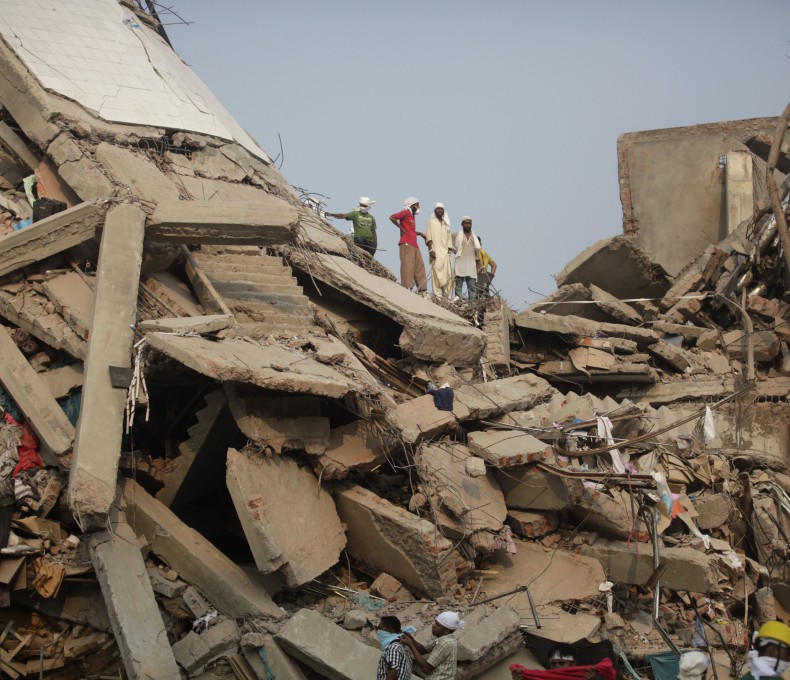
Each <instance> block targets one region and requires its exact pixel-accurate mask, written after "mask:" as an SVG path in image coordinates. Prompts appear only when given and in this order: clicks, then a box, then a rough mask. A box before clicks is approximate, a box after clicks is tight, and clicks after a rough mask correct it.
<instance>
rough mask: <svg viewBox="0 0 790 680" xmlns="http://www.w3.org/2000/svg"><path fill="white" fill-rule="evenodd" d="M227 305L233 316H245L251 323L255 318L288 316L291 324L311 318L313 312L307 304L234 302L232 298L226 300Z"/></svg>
mask: <svg viewBox="0 0 790 680" xmlns="http://www.w3.org/2000/svg"><path fill="white" fill-rule="evenodd" d="M227 303H228V307H230V309H231V310H232V311H233V313H234V314H246V315H247V316H249V317H250V318H251V320H253V321H254V320H255V317H261V318H263V317H269V316H271V315H283V316H290V317H291V322H292V323H293V322H294V321H296V319H297V318H299V317H301V318H303V319H312V318H313V310H312V309H311V308H310V306H309V305H308V304H307V303H305V304H297V305H289V304H284V303H271V302H252V301H244V300H234V299H233V298H230V299H228V300H227Z"/></svg>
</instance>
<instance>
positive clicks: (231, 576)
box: [123, 480, 283, 617]
mask: <svg viewBox="0 0 790 680" xmlns="http://www.w3.org/2000/svg"><path fill="white" fill-rule="evenodd" d="M123 496H124V501H125V502H126V504H127V506H128V507H129V510H128V513H127V515H128V519H129V523H130V524H131V525H132V528H133V529H134V530H135V532H136V533H137V535H138V536H144V537H145V538H146V540H147V541H148V543H149V545H150V546H151V550H152V551H153V553H154V554H155V555H157V556H158V557H160V558H161V559H162V560H163V561H164V562H166V563H167V564H168V565H169V566H170V567H171V568H172V569H175V570H176V571H177V572H178V573H179V575H180V576H181V578H183V579H184V580H185V581H188V582H189V583H192V584H194V585H196V586H197V587H198V588H200V590H202V591H203V592H204V593H205V594H206V595H207V596H209V597H210V598H211V601H212V603H213V604H214V605H215V606H216V607H217V608H218V609H219V610H220V611H221V612H223V613H224V614H227V615H228V616H233V617H244V616H273V617H280V616H282V615H283V612H282V610H281V609H280V608H279V607H278V606H277V605H276V604H274V602H272V599H271V597H269V594H268V593H267V592H266V591H265V590H264V589H263V588H262V587H261V586H260V585H259V584H258V583H256V582H255V581H253V580H252V579H251V578H250V577H249V576H247V574H246V573H245V572H244V570H243V569H241V568H240V567H239V566H238V565H237V564H235V563H234V562H232V561H231V560H230V559H228V558H227V557H226V556H225V555H223V554H222V553H221V552H220V551H219V550H217V549H216V548H215V547H214V546H213V545H212V544H211V543H209V541H207V540H206V539H205V538H203V536H201V535H200V534H199V533H198V532H197V531H195V530H194V529H191V528H190V527H188V526H187V525H186V524H184V523H183V522H182V521H181V520H180V519H178V517H176V516H175V515H174V514H173V513H172V512H171V511H170V510H168V508H166V507H165V506H164V505H163V504H162V503H160V502H159V501H157V500H156V499H155V498H153V497H152V496H150V495H149V494H148V493H147V492H146V491H145V489H143V488H142V487H141V486H140V485H138V484H136V483H135V482H133V481H131V480H128V481H127V482H126V483H125V485H124V491H123Z"/></svg>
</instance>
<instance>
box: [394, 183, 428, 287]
mask: <svg viewBox="0 0 790 680" xmlns="http://www.w3.org/2000/svg"><path fill="white" fill-rule="evenodd" d="M419 214H420V202H419V200H417V199H416V198H414V197H410V198H407V199H406V200H405V201H404V202H403V210H401V211H400V212H396V213H393V214H392V215H390V222H392V223H393V224H394V225H395V226H396V227H398V229H399V230H400V240H399V241H398V248H399V254H400V284H401V285H402V286H403V287H404V288H408V289H409V290H411V288H412V286H413V285H414V284H415V283H416V284H417V292H418V293H425V292H426V291H427V290H428V280H427V279H426V277H425V262H423V259H422V253H420V246H419V245H417V237H418V236H422V238H423V239H424V238H425V234H423V233H422V232H419V231H417V223H416V221H415V219H414V218H415V217H416V216H417V215H419Z"/></svg>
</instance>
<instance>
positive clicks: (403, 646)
mask: <svg viewBox="0 0 790 680" xmlns="http://www.w3.org/2000/svg"><path fill="white" fill-rule="evenodd" d="M463 628H464V622H463V621H462V620H461V617H460V616H459V614H458V612H450V611H447V612H442V613H441V614H439V616H437V617H436V619H435V620H434V622H433V625H432V626H431V633H432V635H433V637H432V638H431V639H430V640H429V641H428V642H426V643H425V644H424V645H423V644H421V643H419V642H417V640H415V638H414V636H413V634H414V633H416V632H417V631H416V629H415V628H414V627H412V626H406V627H405V628H401V622H400V620H399V619H398V618H397V617H395V616H383V617H381V620H380V621H379V625H378V626H377V627H376V634H377V636H378V639H379V645H380V647H381V657H380V659H379V665H378V669H377V672H376V680H410V679H411V674H412V668H413V666H414V665H415V664H416V666H417V668H418V669H419V670H420V672H421V674H422V675H423V677H424V678H426V680H455V677H456V671H457V665H458V640H457V638H456V637H455V635H454V633H455V631H456V630H463ZM709 664H710V657H709V656H708V655H707V654H705V653H703V652H700V651H697V650H691V651H688V652H685V653H684V654H682V655H681V656H680V659H679V660H678V667H679V670H678V675H677V677H678V678H679V680H704V678H705V676H706V671H707V669H708V666H709ZM747 666H748V671H747V672H746V673H745V674H744V675H743V676H741V680H781V677H782V675H783V674H784V672H785V671H786V670H787V669H788V666H790V627H788V626H787V625H786V624H785V623H783V622H781V621H769V622H767V623H765V624H763V625H762V626H761V627H760V630H758V631H757V632H756V633H755V635H754V641H753V644H752V650H751V651H750V652H749V655H748V659H747ZM509 670H510V675H511V679H512V680H615V678H616V675H617V673H616V670H615V667H614V664H613V663H612V660H611V659H609V658H604V659H602V660H601V661H600V662H598V663H596V664H594V665H588V666H583V665H579V662H578V661H577V659H576V655H575V653H574V650H573V646H572V645H567V644H558V645H556V646H555V647H554V648H553V649H552V650H550V652H549V665H548V668H547V670H545V671H542V670H532V669H528V668H525V667H524V666H521V665H519V664H513V665H511V666H510V667H509Z"/></svg>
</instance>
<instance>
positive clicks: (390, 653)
mask: <svg viewBox="0 0 790 680" xmlns="http://www.w3.org/2000/svg"><path fill="white" fill-rule="evenodd" d="M406 630H412V631H413V630H415V629H414V628H412V627H410V626H407V627H406ZM403 634H404V632H403V631H401V627H400V619H398V618H397V617H396V616H382V617H381V620H380V621H379V625H378V628H376V636H377V637H378V639H379V646H380V647H381V657H380V658H379V665H378V668H377V670H376V680H410V678H411V669H412V665H413V664H414V659H412V656H411V654H410V653H409V650H408V649H407V648H406V645H405V644H404V643H403V642H401V636H402V635H403Z"/></svg>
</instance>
